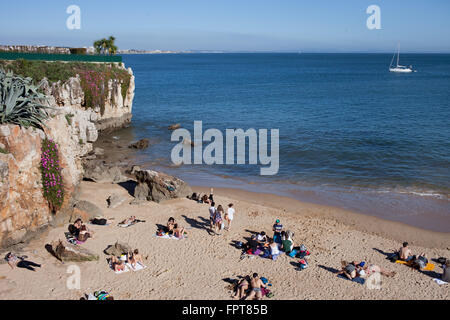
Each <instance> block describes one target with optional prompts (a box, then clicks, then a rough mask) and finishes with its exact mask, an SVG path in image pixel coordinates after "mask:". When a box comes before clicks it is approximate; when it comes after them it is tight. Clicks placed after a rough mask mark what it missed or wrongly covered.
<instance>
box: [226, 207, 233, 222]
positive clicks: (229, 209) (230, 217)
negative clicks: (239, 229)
mask: <svg viewBox="0 0 450 320" xmlns="http://www.w3.org/2000/svg"><path fill="white" fill-rule="evenodd" d="M227 214H228V219H230V220H233V218H234V217H233V215H234V209H233V208H228V210H227Z"/></svg>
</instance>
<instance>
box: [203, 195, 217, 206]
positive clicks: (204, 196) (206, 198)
mask: <svg viewBox="0 0 450 320" xmlns="http://www.w3.org/2000/svg"><path fill="white" fill-rule="evenodd" d="M202 202H203V203H207V204H209V203H211V205H212V203H213V202H214V201H211V202H210V201H209V199H208V196H207V195H206V194H204V195H203V197H202Z"/></svg>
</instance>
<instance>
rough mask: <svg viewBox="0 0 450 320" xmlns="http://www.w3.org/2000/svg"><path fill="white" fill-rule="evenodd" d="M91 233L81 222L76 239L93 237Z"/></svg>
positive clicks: (82, 239) (81, 239)
mask: <svg viewBox="0 0 450 320" xmlns="http://www.w3.org/2000/svg"><path fill="white" fill-rule="evenodd" d="M93 235H94V232H93V231H91V230H89V229H88V227H86V225H84V224H83V225H82V226H81V229H80V233H79V235H78V240H79V241H82V242H84V241H86V240H87V239H89V238H93V237H94V236H93Z"/></svg>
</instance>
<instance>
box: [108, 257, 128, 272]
mask: <svg viewBox="0 0 450 320" xmlns="http://www.w3.org/2000/svg"><path fill="white" fill-rule="evenodd" d="M111 267H112V268H113V269H114V271H115V272H119V271H125V263H124V261H122V260H120V259H118V258H117V257H115V256H113V257H112V258H111Z"/></svg>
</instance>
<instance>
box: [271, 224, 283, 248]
mask: <svg viewBox="0 0 450 320" xmlns="http://www.w3.org/2000/svg"><path fill="white" fill-rule="evenodd" d="M272 229H273V240H274V241H275V242H276V243H281V231H283V225H282V224H281V223H280V220H279V219H277V220H276V221H275V224H274V225H273V228H272Z"/></svg>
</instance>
